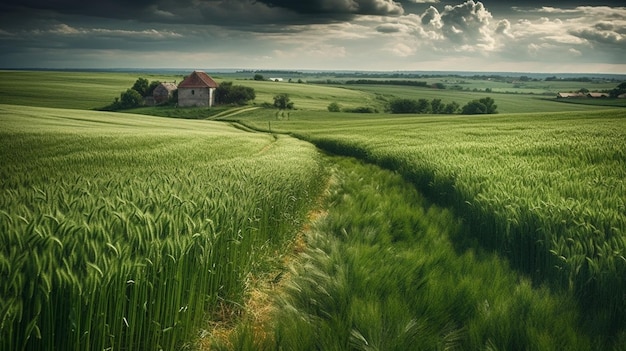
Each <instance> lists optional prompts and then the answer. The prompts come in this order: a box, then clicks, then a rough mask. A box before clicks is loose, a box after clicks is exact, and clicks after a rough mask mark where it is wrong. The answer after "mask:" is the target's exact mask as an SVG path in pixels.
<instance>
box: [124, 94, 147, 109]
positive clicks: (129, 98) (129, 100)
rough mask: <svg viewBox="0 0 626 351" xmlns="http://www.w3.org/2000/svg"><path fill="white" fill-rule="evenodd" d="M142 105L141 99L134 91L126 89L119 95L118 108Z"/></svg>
mask: <svg viewBox="0 0 626 351" xmlns="http://www.w3.org/2000/svg"><path fill="white" fill-rule="evenodd" d="M142 104H143V97H142V96H141V94H140V93H139V92H138V91H137V90H135V89H126V91H125V92H123V93H122V94H120V100H119V108H120V109H126V108H133V107H139V106H141V105H142Z"/></svg>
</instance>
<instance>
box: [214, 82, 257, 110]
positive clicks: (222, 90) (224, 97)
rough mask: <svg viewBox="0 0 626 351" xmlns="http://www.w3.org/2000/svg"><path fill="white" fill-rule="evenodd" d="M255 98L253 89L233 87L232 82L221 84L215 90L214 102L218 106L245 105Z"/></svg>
mask: <svg viewBox="0 0 626 351" xmlns="http://www.w3.org/2000/svg"><path fill="white" fill-rule="evenodd" d="M255 98H256V93H255V91H254V89H253V88H250V87H244V86H242V85H233V82H222V83H221V84H220V85H219V87H217V89H215V100H216V101H217V103H218V104H237V105H245V104H246V103H247V102H248V101H250V100H254V99H255Z"/></svg>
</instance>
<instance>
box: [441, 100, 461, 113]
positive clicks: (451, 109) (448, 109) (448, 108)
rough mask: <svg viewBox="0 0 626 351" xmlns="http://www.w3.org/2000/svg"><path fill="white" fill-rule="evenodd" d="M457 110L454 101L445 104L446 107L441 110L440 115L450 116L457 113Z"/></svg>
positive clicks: (456, 104)
mask: <svg viewBox="0 0 626 351" xmlns="http://www.w3.org/2000/svg"><path fill="white" fill-rule="evenodd" d="M459 108H460V106H459V104H458V103H456V101H452V102H451V103H449V104H446V107H444V108H443V111H442V113H445V114H449V115H451V114H454V113H457V111H458V110H459Z"/></svg>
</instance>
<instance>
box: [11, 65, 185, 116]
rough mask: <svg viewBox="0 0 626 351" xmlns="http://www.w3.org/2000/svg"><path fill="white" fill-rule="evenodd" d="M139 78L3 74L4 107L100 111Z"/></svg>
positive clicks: (27, 73) (119, 74)
mask: <svg viewBox="0 0 626 351" xmlns="http://www.w3.org/2000/svg"><path fill="white" fill-rule="evenodd" d="M137 78H138V76H137V75H136V74H132V73H110V72H107V73H97V72H39V71H0V104H13V105H28V106H40V107H59V108H74V109H97V108H101V107H103V106H106V105H108V104H110V103H111V102H113V99H114V98H116V97H119V95H120V93H121V92H122V91H124V90H126V89H128V88H130V87H131V86H132V85H133V83H134V82H135V80H136V79H137ZM172 78H173V77H154V79H155V80H156V79H172Z"/></svg>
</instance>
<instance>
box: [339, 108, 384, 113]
mask: <svg viewBox="0 0 626 351" xmlns="http://www.w3.org/2000/svg"><path fill="white" fill-rule="evenodd" d="M344 111H345V112H352V113H378V110H376V109H375V108H373V107H370V106H359V107H354V108H347V109H344Z"/></svg>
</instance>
